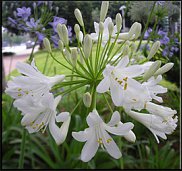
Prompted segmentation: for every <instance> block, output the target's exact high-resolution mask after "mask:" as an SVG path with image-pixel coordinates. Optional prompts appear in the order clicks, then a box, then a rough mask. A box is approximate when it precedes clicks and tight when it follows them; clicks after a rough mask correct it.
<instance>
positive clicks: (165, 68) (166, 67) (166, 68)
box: [154, 63, 174, 76]
mask: <svg viewBox="0 0 182 171" xmlns="http://www.w3.org/2000/svg"><path fill="white" fill-rule="evenodd" d="M173 65H174V63H167V64H165V65H164V66H162V67H161V68H159V69H158V70H157V71H156V72H155V74H154V75H155V76H157V75H162V74H164V73H166V72H168V71H169V70H170V69H171V68H172V67H173Z"/></svg>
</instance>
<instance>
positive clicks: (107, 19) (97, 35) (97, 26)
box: [90, 17, 117, 45]
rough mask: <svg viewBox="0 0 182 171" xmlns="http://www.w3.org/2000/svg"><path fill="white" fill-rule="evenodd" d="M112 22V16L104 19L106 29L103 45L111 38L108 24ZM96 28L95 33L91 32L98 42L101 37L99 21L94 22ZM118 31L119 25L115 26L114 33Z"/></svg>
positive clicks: (93, 38)
mask: <svg viewBox="0 0 182 171" xmlns="http://www.w3.org/2000/svg"><path fill="white" fill-rule="evenodd" d="M110 22H112V19H111V18H110V17H107V18H106V19H105V21H104V30H103V35H102V45H105V44H106V43H107V41H108V40H109V30H108V25H109V23H110ZM94 28H95V33H91V34H90V36H91V38H92V40H93V41H95V42H97V41H98V38H99V23H97V22H94ZM116 33H117V27H116V25H115V26H114V29H113V33H112V35H113V36H114V35H115V34H116Z"/></svg>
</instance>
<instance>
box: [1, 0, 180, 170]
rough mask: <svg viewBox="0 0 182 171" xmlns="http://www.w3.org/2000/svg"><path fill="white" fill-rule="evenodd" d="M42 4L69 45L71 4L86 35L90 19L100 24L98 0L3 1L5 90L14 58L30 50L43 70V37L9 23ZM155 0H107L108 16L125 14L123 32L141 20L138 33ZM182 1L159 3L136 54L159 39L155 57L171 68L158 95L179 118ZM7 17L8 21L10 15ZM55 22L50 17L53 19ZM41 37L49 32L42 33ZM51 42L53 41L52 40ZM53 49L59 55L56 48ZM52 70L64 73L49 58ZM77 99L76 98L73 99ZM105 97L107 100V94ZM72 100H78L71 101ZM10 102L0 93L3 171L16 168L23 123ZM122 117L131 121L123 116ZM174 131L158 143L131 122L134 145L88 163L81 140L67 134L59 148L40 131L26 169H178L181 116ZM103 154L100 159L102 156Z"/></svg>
mask: <svg viewBox="0 0 182 171" xmlns="http://www.w3.org/2000/svg"><path fill="white" fill-rule="evenodd" d="M40 3H42V4H45V5H46V6H47V8H48V9H49V12H50V13H51V14H52V16H53V17H54V16H57V17H61V18H64V19H66V20H67V25H69V27H70V44H71V45H72V46H75V45H76V38H75V34H74V29H73V28H74V25H75V24H76V23H77V20H76V18H75V16H74V10H75V8H79V9H80V10H81V12H82V15H83V20H84V21H85V28H86V32H87V33H93V32H95V30H94V24H93V22H94V21H95V22H99V16H100V6H101V1H39V2H38V1H37V2H36V1H34V2H33V1H3V2H2V9H3V11H2V54H3V55H2V61H3V65H2V75H3V84H2V88H3V90H4V89H5V87H6V84H7V81H8V80H9V79H10V76H16V75H18V72H17V70H15V65H16V62H17V61H26V59H27V58H28V57H29V56H30V53H31V52H32V49H33V50H34V53H35V58H36V62H37V65H38V68H40V70H43V69H44V66H43V63H44V62H45V61H46V59H45V56H46V53H45V50H44V48H43V43H42V41H36V37H37V34H36V32H35V31H30V30H26V29H19V28H18V27H16V26H15V24H13V20H11V19H14V18H17V8H22V7H27V8H28V7H29V8H31V11H32V12H33V11H35V5H36V8H37V9H38V10H40V11H41V9H43V10H44V8H43V7H42V6H41V4H40ZM153 4H154V1H111V2H110V4H109V10H108V14H107V16H109V17H111V18H112V19H113V21H114V22H115V15H116V14H117V13H120V14H121V15H122V18H123V24H122V30H121V32H127V31H128V30H129V28H130V27H131V25H132V24H133V23H134V22H135V21H137V22H140V23H141V24H142V31H144V28H145V26H146V24H147V21H148V18H149V16H150V13H151V9H152V6H153ZM180 10H181V3H180V1H157V2H156V4H155V9H154V11H153V13H152V16H151V20H150V22H149V23H148V28H147V29H146V30H145V32H144V36H143V40H142V44H141V46H140V49H139V51H140V53H141V54H142V55H143V56H147V55H148V52H149V50H150V47H151V42H153V41H156V40H159V41H160V42H161V49H160V52H159V53H157V55H156V56H155V58H154V60H156V59H159V60H161V61H162V63H163V64H165V63H166V62H173V63H174V67H173V68H172V69H171V70H170V71H169V72H168V73H167V74H165V75H164V80H163V81H162V82H161V85H163V86H164V87H167V88H168V93H166V94H164V95H163V96H162V97H163V99H164V106H168V107H171V108H172V109H175V110H177V112H178V116H180V90H179V87H180V48H181V37H180V26H181V16H180ZM9 18H11V19H9ZM52 20H53V18H52ZM45 28H46V29H50V28H51V26H50V24H47V25H46V27H45ZM44 36H45V37H47V36H49V35H48V34H47V35H44ZM54 43H55V42H54ZM54 47H55V50H54V53H55V55H59V53H58V50H57V49H56V46H54ZM48 64H50V68H49V69H48V71H47V73H46V75H53V74H55V73H56V72H57V73H59V74H60V73H61V72H66V71H64V70H61V69H60V68H59V65H56V64H55V63H53V61H51V60H49V61H48ZM76 98H77V99H78V97H76ZM108 100H110V99H109V98H108ZM73 102H74V103H75V104H76V100H75V101H73ZM12 103H13V100H12V99H11V98H10V97H9V96H8V95H6V94H4V93H3V95H2V117H3V124H2V131H3V132H2V145H3V151H2V157H3V162H2V164H3V165H2V167H3V168H4V169H9V168H11V169H12V168H17V167H18V158H19V153H20V144H21V134H22V130H23V129H22V126H21V125H20V120H21V116H20V112H19V111H18V110H17V109H16V108H13V107H12ZM63 106H64V108H65V109H66V110H71V106H70V105H69V104H68V102H67V101H66V100H65V101H64V102H63V104H62V105H61V107H62V108H63ZM103 106H105V104H104V103H103V102H102V101H99V107H98V108H99V110H100V111H102V112H103V113H107V112H108V109H106V108H103ZM113 107H114V106H113ZM80 110H81V107H80V108H78V109H77V110H76V114H74V116H73V117H74V118H73V120H72V124H71V128H70V130H81V129H82V128H84V126H85V127H86V124H85V125H83V126H80V123H82V122H85V121H83V120H84V117H82V116H83V115H84V112H86V110H85V111H80ZM81 113H82V114H81ZM123 117H124V121H125V122H126V121H131V119H129V118H127V117H125V115H123ZM178 118H179V122H178V127H177V130H176V131H175V132H174V133H173V134H172V135H169V136H168V140H166V141H163V140H161V143H160V144H157V142H156V141H155V139H154V137H153V135H152V134H151V133H149V131H148V130H147V129H146V128H144V127H143V126H142V125H141V124H139V123H136V122H135V121H133V122H134V123H135V129H134V131H135V132H136V135H137V141H136V142H135V143H134V144H132V143H128V142H125V141H124V140H122V141H123V143H122V145H121V151H122V153H123V158H122V159H119V160H115V159H112V158H111V157H110V156H109V155H108V154H107V153H105V152H104V151H102V150H100V152H98V153H97V155H96V156H95V158H94V159H93V160H91V161H90V162H89V163H82V162H81V161H80V160H79V155H80V152H81V149H82V146H83V144H82V143H78V142H76V141H75V140H73V139H72V137H71V133H70V132H69V134H68V138H67V142H65V143H63V145H61V146H59V147H58V146H56V144H55V142H54V141H53V140H52V139H51V137H50V136H49V133H46V134H44V135H42V134H41V133H40V134H39V133H38V134H33V135H30V136H28V137H27V139H28V141H27V142H26V147H25V148H26V149H25V151H26V153H25V163H24V167H25V168H32V169H44V168H53V169H56V168H62V169H65V168H88V169H95V168H98V169H99V168H103V169H104V168H105V169H118V168H129V169H135V168H136V169H139V168H141V169H142V168H146V169H147V168H148V169H151V168H160V169H164V168H171V169H174V168H175V169H177V168H179V167H180V140H179V134H180V128H179V125H180V117H178ZM101 155H102V157H100V156H101Z"/></svg>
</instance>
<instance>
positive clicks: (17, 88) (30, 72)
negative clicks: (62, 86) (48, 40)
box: [5, 61, 65, 99]
mask: <svg viewBox="0 0 182 171" xmlns="http://www.w3.org/2000/svg"><path fill="white" fill-rule="evenodd" d="M16 68H17V69H18V70H19V72H20V73H22V74H23V76H18V77H14V78H13V80H12V81H9V82H8V87H7V88H6V90H5V92H6V93H7V94H9V95H10V96H12V97H13V98H15V99H17V98H21V97H23V96H26V95H28V94H30V95H31V96H34V97H40V96H42V95H44V94H46V93H48V92H49V90H51V87H52V86H54V85H55V84H57V83H58V82H61V81H63V79H64V77H65V76H64V75H56V76H54V77H47V76H45V75H43V74H42V73H41V72H40V71H39V70H38V69H37V67H36V66H35V63H34V61H32V63H31V65H29V64H26V63H20V62H18V63H17V65H16Z"/></svg>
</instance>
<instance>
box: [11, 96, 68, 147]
mask: <svg viewBox="0 0 182 171" xmlns="http://www.w3.org/2000/svg"><path fill="white" fill-rule="evenodd" d="M60 100H61V96H58V97H56V98H55V99H54V97H53V95H52V94H51V93H48V94H45V95H44V96H42V97H41V98H40V99H39V100H37V99H35V98H33V97H32V96H30V95H27V96H25V97H23V98H21V99H17V100H16V101H15V102H14V106H15V107H17V108H18V110H20V111H21V112H22V115H23V118H22V120H21V124H22V125H23V126H25V127H26V129H27V130H28V132H29V133H34V132H38V131H42V133H44V131H45V130H46V128H47V126H49V130H50V132H51V135H52V136H53V138H54V140H55V141H56V143H57V144H61V143H63V142H64V140H65V138H66V136H67V132H68V127H69V123H70V120H71V116H70V114H69V113H68V112H62V113H59V114H57V112H56V107H57V105H58V103H59V101H60ZM56 122H63V124H62V125H61V127H60V128H59V127H58V126H57V125H56Z"/></svg>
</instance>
